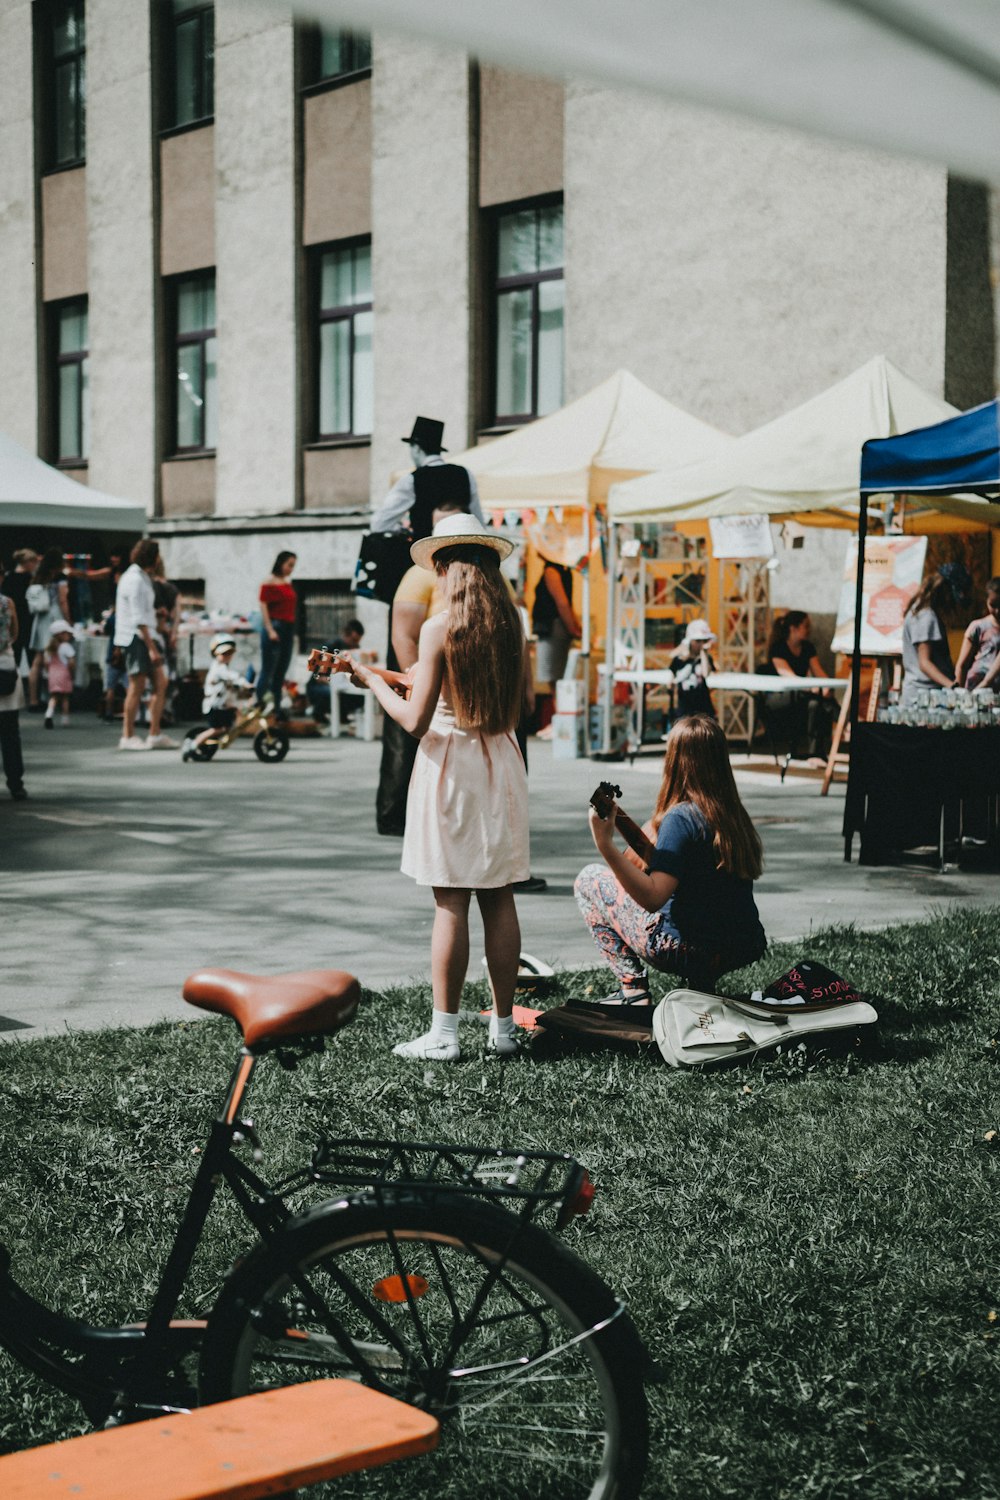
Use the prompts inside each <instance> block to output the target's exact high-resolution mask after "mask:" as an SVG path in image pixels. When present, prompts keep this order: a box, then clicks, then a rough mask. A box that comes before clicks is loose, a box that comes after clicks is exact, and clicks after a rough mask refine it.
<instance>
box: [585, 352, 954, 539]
mask: <svg viewBox="0 0 1000 1500" xmlns="http://www.w3.org/2000/svg"><path fill="white" fill-rule="evenodd" d="M954 415H955V408H954V407H953V406H950V405H949V403H948V402H947V401H943V400H941V398H940V397H939V396H932V395H930V394H929V393H928V392H927V391H924V390H922V389H921V387H920V386H919V385H917V384H916V382H915V381H913V380H911V379H910V377H909V376H908V375H904V374H903V372H902V370H899V369H897V368H896V366H895V365H894V364H893V363H892V361H891V360H888V359H886V358H885V356H884V355H879V356H878V357H877V358H875V359H871V360H869V361H868V363H867V364H864V365H862V366H861V368H860V369H858V370H855V371H854V372H853V374H851V375H848V376H847V377H846V379H844V380H839V381H837V383H836V384H835V385H832V386H830V387H829V389H828V390H825V391H823V392H821V394H820V395H818V396H813V397H812V399H811V400H809V401H806V402H804V403H803V404H802V405H801V406H796V407H794V408H793V410H792V411H788V412H785V413H784V414H783V415H782V416H780V417H776V418H775V420H774V421H773V422H766V423H765V424H764V426H763V427H756V428H754V430H753V431H752V432H747V433H745V434H744V435H743V436H742V437H739V438H734V439H733V441H732V442H731V443H730V444H729V445H728V446H727V447H726V448H725V449H724V450H723V451H722V452H720V453H718V454H717V455H716V456H714V457H712V458H709V459H706V460H705V461H703V462H702V463H698V464H689V465H688V466H687V467H686V468H684V469H674V470H672V471H671V472H669V473H659V474H647V475H645V476H644V477H642V478H639V479H632V480H629V481H627V482H625V483H621V484H616V485H614V486H613V487H612V489H611V493H610V497H609V506H608V508H609V514H610V516H611V519H612V520H613V521H700V520H704V519H706V518H707V517H711V516H735V515H771V516H793V515H794V516H797V517H798V518H799V519H800V520H803V521H806V522H812V523H813V524H818V525H823V526H830V525H834V526H835V525H850V526H855V525H856V524H857V513H858V505H859V498H858V472H859V463H860V453H861V446H862V444H863V443H865V442H867V441H868V439H869V438H877V437H894V436H895V435H896V434H897V433H900V432H908V431H909V430H910V429H911V428H913V427H927V426H930V425H931V424H932V423H934V422H941V421H943V420H944V419H945V418H946V417H953V416H954Z"/></svg>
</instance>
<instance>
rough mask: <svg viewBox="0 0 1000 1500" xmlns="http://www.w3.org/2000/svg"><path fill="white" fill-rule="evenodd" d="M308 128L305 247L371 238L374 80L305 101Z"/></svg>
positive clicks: (305, 146) (305, 170) (305, 134)
mask: <svg viewBox="0 0 1000 1500" xmlns="http://www.w3.org/2000/svg"><path fill="white" fill-rule="evenodd" d="M303 126H304V131H303V133H304V144H303V158H304V160H303V185H302V193H303V209H302V243H303V244H304V245H321V244H323V243H324V242H325V241H327V240H346V239H350V238H351V237H352V236H353V235H358V234H371V228H372V86H371V80H370V79H368V78H364V79H361V80H359V81H358V82H357V83H348V84H344V85H343V87H342V88H336V89H327V90H326V92H325V93H322V94H313V95H312V96H311V97H309V98H307V99H306V100H304V121H303Z"/></svg>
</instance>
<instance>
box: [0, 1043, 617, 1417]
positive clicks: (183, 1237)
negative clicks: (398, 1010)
mask: <svg viewBox="0 0 1000 1500" xmlns="http://www.w3.org/2000/svg"><path fill="white" fill-rule="evenodd" d="M269 1050H271V1051H274V1052H275V1054H276V1056H277V1058H278V1060H279V1061H282V1062H283V1063H286V1065H291V1063H290V1062H289V1059H290V1058H297V1057H298V1056H300V1055H305V1054H307V1053H309V1052H313V1051H316V1050H322V1042H321V1041H320V1042H318V1044H317V1042H316V1041H315V1040H313V1039H309V1038H300V1039H298V1040H297V1041H293V1042H292V1043H291V1044H290V1046H289V1047H287V1048H286V1047H259V1048H256V1049H255V1048H248V1047H243V1048H242V1049H241V1051H240V1056H239V1059H238V1061H237V1064H236V1067H235V1069H234V1071H233V1074H232V1076H231V1078H230V1082H229V1086H228V1089H227V1092H226V1096H225V1101H224V1104H223V1107H222V1110H221V1113H220V1114H219V1115H218V1117H217V1118H216V1119H215V1120H214V1121H213V1123H212V1127H211V1130H210V1132H209V1136H208V1140H207V1142H206V1145H205V1148H204V1151H203V1154H202V1157H201V1161H200V1163H199V1166H198V1170H197V1173H196V1174H195V1179H194V1182H193V1184H192V1188H191V1193H190V1196H189V1198H188V1201H187V1204H186V1205H185V1208H184V1212H183V1214H182V1216H181V1220H180V1223H179V1224H178V1227H177V1230H176V1233H175V1235H174V1240H173V1244H172V1246H171V1249H170V1252H169V1254H168V1256H167V1259H166V1262H165V1264H164V1267H163V1271H162V1274H161V1277H160V1282H159V1286H158V1288H157V1291H156V1295H155V1297H154V1300H153V1306H152V1308H151V1310H150V1312H149V1315H148V1318H147V1319H146V1321H145V1323H143V1324H133V1325H128V1326H125V1327H118V1328H99V1327H95V1326H93V1325H90V1324H87V1323H83V1322H79V1321H77V1320H75V1319H73V1318H69V1317H65V1316H64V1315H63V1314H61V1313H57V1312H53V1311H52V1310H51V1309H50V1308H47V1307H45V1306H44V1304H43V1303H41V1302H39V1301H37V1299H35V1298H34V1297H32V1296H31V1294H30V1293H28V1292H26V1291H25V1290H24V1289H23V1288H22V1287H21V1286H19V1285H18V1283H17V1282H16V1281H15V1279H14V1277H13V1276H12V1275H11V1271H10V1256H9V1254H8V1252H7V1251H6V1249H5V1248H4V1247H3V1246H0V1345H2V1346H3V1347H5V1348H7V1349H9V1350H10V1352H11V1353H12V1354H14V1355H15V1356H16V1357H17V1358H18V1359H19V1360H20V1361H21V1363H22V1364H24V1365H25V1366H27V1367H28V1368H29V1369H31V1370H33V1371H35V1373H36V1374H38V1375H40V1376H42V1377H43V1378H44V1379H45V1380H47V1381H48V1382H50V1383H51V1384H52V1385H54V1386H56V1387H57V1388H58V1389H60V1390H63V1391H65V1392H66V1393H67V1394H68V1395H70V1396H73V1397H75V1398H76V1399H77V1400H79V1401H80V1402H81V1403H82V1404H83V1406H84V1409H85V1410H86V1411H87V1413H88V1415H89V1416H91V1418H92V1420H103V1419H105V1418H107V1416H108V1415H109V1414H110V1413H115V1414H117V1416H118V1419H119V1420H120V1419H123V1418H134V1417H138V1416H151V1415H154V1414H158V1413H163V1412H169V1411H176V1410H184V1409H186V1408H187V1407H190V1406H191V1405H194V1404H196V1402H197V1391H196V1390H195V1389H194V1388H193V1387H191V1386H186V1385H184V1384H183V1381H182V1378H180V1377H177V1376H176V1375H173V1372H174V1370H175V1368H176V1366H177V1364H178V1361H179V1360H180V1359H181V1358H182V1357H184V1356H185V1355H189V1354H194V1353H196V1352H197V1350H198V1348H199V1346H200V1343H201V1340H202V1336H203V1334H204V1331H205V1328H206V1327H207V1326H208V1325H207V1324H206V1323H205V1322H202V1321H198V1320H186V1321H179V1320H177V1319H176V1318H175V1313H176V1311H177V1306H178V1303H179V1301H180V1298H181V1294H182V1292H183V1289H184V1285H185V1282H186V1280H187V1275H188V1272H189V1270H190V1268H191V1263H192V1261H193V1259H194V1256H195V1252H196V1250H197V1247H198V1244H199V1241H200V1239H201V1234H202V1230H203V1229H204V1226H205V1222H206V1220H207V1218H208V1214H209V1212H210V1210H211V1207H212V1203H213V1201H214V1199H215V1195H216V1193H217V1191H218V1190H219V1188H220V1187H221V1186H222V1184H223V1183H225V1184H226V1185H227V1186H228V1187H229V1189H230V1191H231V1192H232V1194H233V1196H234V1198H235V1199H236V1201H237V1203H238V1205H239V1207H240V1208H241V1209H242V1211H243V1214H244V1216H245V1217H246V1218H247V1220H248V1221H249V1222H250V1223H251V1224H252V1225H253V1227H254V1228H255V1229H256V1230H257V1233H258V1235H259V1236H260V1239H261V1241H262V1242H263V1243H264V1245H265V1246H266V1247H267V1249H268V1250H269V1252H270V1253H271V1254H272V1255H273V1256H274V1258H275V1265H276V1267H278V1268H279V1269H283V1270H286V1271H287V1272H288V1274H289V1277H290V1280H291V1282H292V1284H293V1285H294V1286H295V1288H296V1290H297V1291H298V1292H299V1294H300V1296H301V1297H302V1299H303V1302H304V1304H305V1305H306V1306H307V1307H308V1309H309V1313H310V1315H311V1317H313V1318H316V1319H317V1320H318V1321H319V1322H320V1323H321V1325H323V1326H324V1327H325V1330H326V1334H327V1336H328V1337H330V1338H331V1339H332V1340H333V1342H334V1343H335V1344H336V1345H337V1346H338V1347H339V1349H340V1350H341V1352H342V1353H343V1355H344V1357H345V1361H346V1363H348V1364H349V1365H351V1366H352V1367H353V1368H354V1369H355V1370H356V1371H357V1372H358V1374H359V1375H360V1376H361V1377H362V1378H363V1379H364V1380H365V1382H366V1383H367V1384H369V1385H371V1386H374V1387H375V1388H377V1389H382V1390H389V1386H388V1385H387V1384H386V1383H385V1382H384V1381H383V1379H382V1378H381V1376H380V1374H379V1371H378V1368H377V1367H376V1365H374V1364H373V1363H372V1362H371V1361H370V1360H369V1359H368V1358H367V1357H366V1355H365V1352H364V1349H363V1348H362V1347H361V1346H359V1345H358V1344H357V1343H356V1342H355V1341H354V1340H353V1339H352V1338H351V1336H350V1334H349V1333H348V1332H347V1331H346V1330H345V1329H344V1328H342V1327H341V1326H340V1324H339V1322H338V1320H337V1318H336V1317H335V1316H334V1315H333V1313H332V1312H331V1310H330V1309H329V1308H328V1307H327V1306H325V1304H324V1302H323V1299H322V1298H321V1297H320V1296H319V1294H318V1293H317V1292H316V1290H315V1289H314V1288H313V1287H312V1285H311V1284H310V1283H309V1281H308V1279H307V1278H305V1277H303V1276H302V1275H301V1274H300V1272H299V1271H298V1270H297V1269H296V1267H295V1266H294V1264H292V1263H290V1262H287V1261H286V1258H285V1256H284V1254H283V1253H282V1249H281V1232H282V1230H283V1229H284V1228H285V1227H286V1226H287V1225H288V1223H289V1221H290V1220H291V1219H292V1218H293V1216H294V1211H293V1210H292V1209H291V1208H289V1206H288V1203H287V1202H286V1196H287V1195H289V1194H292V1193H294V1192H296V1191H298V1190H300V1189H303V1188H305V1187H308V1186H310V1185H321V1184H322V1185H325V1184H330V1185H333V1184H337V1185H338V1186H339V1187H340V1188H341V1189H343V1188H346V1189H347V1192H348V1195H350V1193H351V1192H352V1190H353V1191H354V1192H357V1191H359V1190H360V1191H362V1192H364V1193H365V1194H366V1195H374V1197H375V1198H376V1200H377V1201H379V1202H380V1203H382V1202H385V1201H386V1200H387V1198H388V1197H389V1196H391V1194H392V1192H393V1191H394V1190H396V1191H399V1190H400V1189H402V1190H404V1191H406V1192H407V1193H413V1192H419V1193H423V1194H425V1195H427V1196H428V1197H431V1198H433V1197H435V1196H440V1195H445V1194H459V1195H468V1194H477V1195H479V1196H485V1197H488V1198H492V1199H493V1200H494V1201H500V1202H503V1204H504V1206H505V1207H506V1208H507V1209H508V1210H509V1209H510V1208H511V1206H512V1204H511V1202H510V1200H511V1199H517V1200H519V1201H520V1204H521V1207H520V1211H515V1212H511V1213H510V1221H511V1223H510V1230H511V1233H510V1240H509V1243H508V1245H507V1247H506V1249H505V1251H504V1254H503V1256H502V1257H501V1258H500V1259H499V1260H498V1261H496V1262H494V1263H491V1264H489V1265H485V1263H484V1269H485V1270H486V1272H487V1275H486V1279H485V1281H484V1283H483V1286H482V1287H481V1288H480V1292H479V1295H478V1297H477V1299H476V1302H475V1305H474V1307H473V1308H472V1309H471V1310H470V1312H469V1315H468V1317H469V1321H470V1322H471V1321H473V1320H474V1318H475V1317H476V1316H477V1315H478V1311H479V1308H480V1306H481V1305H482V1303H483V1302H484V1301H485V1298H486V1296H487V1294H488V1292H489V1290H490V1288H491V1286H492V1285H493V1283H494V1282H495V1280H496V1279H497V1278H498V1277H500V1276H502V1275H503V1273H504V1269H505V1266H506V1263H507V1255H508V1254H509V1253H510V1251H511V1250H512V1248H513V1246H514V1244H515V1243H516V1240H517V1237H518V1235H519V1233H520V1231H521V1229H522V1227H523V1225H524V1224H525V1223H526V1222H527V1221H528V1220H529V1219H530V1218H531V1217H532V1214H533V1213H534V1211H535V1209H536V1207H538V1206H540V1205H542V1204H547V1205H551V1206H553V1207H555V1206H558V1210H559V1211H558V1219H557V1227H560V1228H561V1227H563V1225H564V1224H565V1222H566V1220H567V1218H568V1217H570V1216H571V1215H572V1214H573V1213H585V1212H586V1211H587V1209H588V1208H589V1206H590V1201H591V1198H592V1196H593V1190H592V1188H591V1187H590V1184H589V1179H588V1178H587V1175H586V1173H585V1172H584V1171H583V1169H582V1168H581V1167H580V1166H579V1165H578V1164H577V1163H576V1162H575V1161H573V1160H572V1159H571V1158H569V1157H566V1156H563V1155H558V1154H552V1153H544V1152H505V1151H499V1150H485V1149H482V1148H475V1147H450V1146H433V1145H429V1144H424V1143H417V1142H415V1143H410V1144H403V1143H400V1142H392V1141H364V1140H350V1141H329V1140H326V1139H323V1140H321V1141H320V1142H319V1144H318V1145H317V1146H316V1147H315V1149H314V1151H313V1155H312V1159H311V1162H310V1164H309V1166H308V1167H306V1168H303V1169H300V1170H298V1171H297V1172H294V1173H292V1174H291V1175H290V1176H288V1177H286V1178H283V1179H281V1180H279V1181H277V1182H275V1183H273V1184H269V1183H266V1182H265V1181H264V1180H263V1179H262V1178H261V1177H259V1176H258V1175H257V1173H256V1172H254V1171H253V1169H252V1168H251V1167H250V1166H248V1165H247V1163H246V1162H244V1161H241V1160H240V1159H239V1158H238V1157H237V1156H236V1155H235V1153H234V1147H235V1146H237V1145H239V1144H241V1143H243V1142H246V1141H249V1142H250V1144H251V1145H252V1147H253V1150H254V1155H255V1158H257V1159H258V1160H259V1158H260V1155H261V1152H260V1145H259V1141H258V1139H257V1135H256V1131H255V1130H254V1127H253V1123H252V1122H251V1121H248V1120H244V1119H241V1118H240V1113H239V1111H240V1107H241V1105H242V1103H243V1101H244V1099H245V1097H246V1094H247V1090H248V1088H249V1085H250V1080H251V1078H252V1076H253V1072H254V1069H255V1067H256V1065H257V1062H258V1061H259V1059H260V1057H261V1056H262V1055H264V1054H265V1053H266V1052H267V1051H269ZM532 1170H534V1171H535V1172H536V1174H537V1175H536V1178H535V1180H531V1171H532ZM525 1173H526V1174H527V1176H526V1178H525V1181H524V1182H523V1183H522V1180H521V1178H522V1175H523V1174H525ZM327 1201H329V1200H327ZM392 1253H393V1255H394V1258H395V1259H396V1260H397V1266H396V1269H397V1272H398V1273H399V1274H400V1275H401V1276H403V1284H404V1286H407V1283H406V1278H405V1267H404V1266H403V1264H402V1261H401V1260H400V1259H399V1250H398V1247H396V1246H395V1245H393V1251H392ZM343 1289H345V1290H348V1291H349V1290H350V1288H349V1287H346V1286H345V1287H344V1288H343ZM407 1301H408V1302H409V1301H411V1296H410V1293H409V1291H408V1290H407ZM366 1311H367V1313H368V1316H369V1318H371V1319H372V1321H373V1323H374V1324H375V1326H377V1327H378V1328H379V1331H380V1334H381V1336H382V1337H384V1338H385V1340H386V1341H387V1342H388V1343H389V1344H390V1345H393V1346H395V1347H397V1348H400V1350H401V1352H403V1351H402V1347H401V1346H400V1345H399V1342H398V1338H397V1335H396V1333H395V1332H394V1330H393V1328H392V1326H391V1324H390V1323H388V1322H387V1321H386V1320H385V1319H384V1318H382V1317H380V1316H379V1314H378V1313H377V1312H375V1311H373V1309H371V1308H367V1309H366ZM620 1311H622V1312H624V1306H623V1305H621V1306H620ZM592 1331H597V1330H592ZM73 1356H75V1357H73ZM172 1377H173V1378H172Z"/></svg>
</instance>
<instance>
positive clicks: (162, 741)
mask: <svg viewBox="0 0 1000 1500" xmlns="http://www.w3.org/2000/svg"><path fill="white" fill-rule="evenodd" d="M180 748H181V747H180V741H179V740H172V739H171V738H170V736H169V734H151V735H150V736H149V739H148V740H147V741H146V749H147V750H179V749H180Z"/></svg>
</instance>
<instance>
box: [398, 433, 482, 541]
mask: <svg viewBox="0 0 1000 1500" xmlns="http://www.w3.org/2000/svg"><path fill="white" fill-rule="evenodd" d="M443 438H444V423H443V422H437V421H435V420H434V418H433V417H416V418H415V419H414V422H413V431H412V432H411V433H410V435H409V437H405V438H403V442H404V443H408V444H409V447H410V458H411V459H412V461H413V471H412V473H409V474H404V475H403V477H402V478H401V479H399V480H397V481H396V483H395V484H394V485H393V487H392V489H391V490H390V491H389V493H388V495H386V497H385V499H384V500H383V501H382V504H381V505H380V506H379V508H378V510H377V511H375V513H374V515H373V516H372V519H371V529H372V531H402V530H403V528H404V527H405V526H406V524H407V517H409V528H410V530H411V531H412V532H413V538H414V540H415V541H420V540H421V539H422V538H423V537H426V536H430V534H431V531H432V530H433V522H432V520H431V517H432V514H433V512H434V511H435V510H437V508H438V507H439V506H442V505H448V506H452V507H456V506H457V507H458V508H459V509H462V510H468V511H470V512H471V514H472V515H474V516H475V517H476V519H477V520H479V521H482V522H484V523H485V521H486V517H485V516H484V515H483V508H482V506H481V505H480V503H479V491H478V490H477V489H476V481H475V478H474V477H473V475H472V474H470V473H469V471H468V469H465V468H463V467H462V466H461V464H449V463H445V461H444V459H443V458H442V457H441V455H442V453H446V452H447V449H446V448H444V447H442V439H443Z"/></svg>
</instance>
